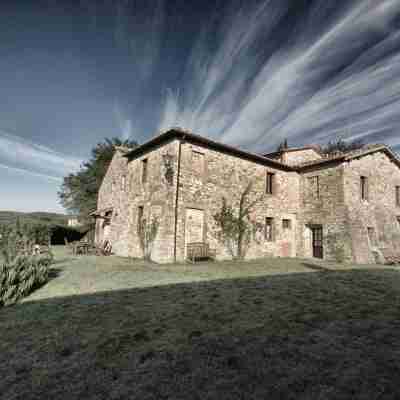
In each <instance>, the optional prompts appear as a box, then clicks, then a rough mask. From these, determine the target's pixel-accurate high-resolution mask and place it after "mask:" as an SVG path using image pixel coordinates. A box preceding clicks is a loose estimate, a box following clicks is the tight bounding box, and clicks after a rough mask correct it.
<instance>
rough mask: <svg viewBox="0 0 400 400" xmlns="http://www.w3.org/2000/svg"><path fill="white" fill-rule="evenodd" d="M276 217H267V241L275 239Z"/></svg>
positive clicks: (265, 233) (265, 232)
mask: <svg viewBox="0 0 400 400" xmlns="http://www.w3.org/2000/svg"><path fill="white" fill-rule="evenodd" d="M273 231H274V219H273V218H270V217H267V218H265V231H264V235H265V240H266V241H267V242H272V241H273V240H274V232H273Z"/></svg>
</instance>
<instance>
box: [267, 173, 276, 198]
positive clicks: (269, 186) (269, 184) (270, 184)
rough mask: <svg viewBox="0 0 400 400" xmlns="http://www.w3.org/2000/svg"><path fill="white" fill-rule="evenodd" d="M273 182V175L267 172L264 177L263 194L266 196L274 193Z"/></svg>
mask: <svg viewBox="0 0 400 400" xmlns="http://www.w3.org/2000/svg"><path fill="white" fill-rule="evenodd" d="M274 180H275V174H274V173H272V172H267V177H266V182H265V183H266V185H265V193H267V194H273V192H274Z"/></svg>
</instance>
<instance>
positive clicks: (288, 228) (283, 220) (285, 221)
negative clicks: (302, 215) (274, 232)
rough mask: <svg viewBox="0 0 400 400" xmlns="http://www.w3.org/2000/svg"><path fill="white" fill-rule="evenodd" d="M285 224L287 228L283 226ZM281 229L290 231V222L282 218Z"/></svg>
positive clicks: (288, 219)
mask: <svg viewBox="0 0 400 400" xmlns="http://www.w3.org/2000/svg"><path fill="white" fill-rule="evenodd" d="M285 223H287V226H285ZM282 229H283V230H289V231H290V230H292V220H291V219H290V218H282Z"/></svg>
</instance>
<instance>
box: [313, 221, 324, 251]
mask: <svg viewBox="0 0 400 400" xmlns="http://www.w3.org/2000/svg"><path fill="white" fill-rule="evenodd" d="M311 229H312V247H313V257H316V258H324V249H323V235H322V226H315V227H312V228H311Z"/></svg>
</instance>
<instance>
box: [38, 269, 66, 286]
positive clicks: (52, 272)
mask: <svg viewBox="0 0 400 400" xmlns="http://www.w3.org/2000/svg"><path fill="white" fill-rule="evenodd" d="M53 265H54V264H53ZM61 272H62V269H61V268H54V267H53V266H51V267H50V269H49V281H50V280H52V279H55V278H58V277H59V276H60V275H61ZM46 284H47V282H46V283H44V284H43V285H42V286H44V285H46Z"/></svg>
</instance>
